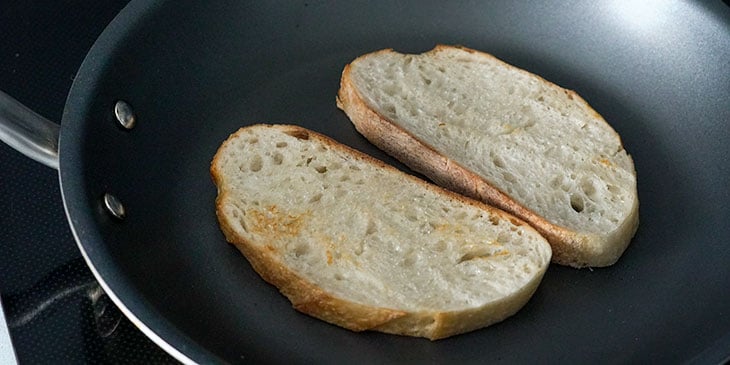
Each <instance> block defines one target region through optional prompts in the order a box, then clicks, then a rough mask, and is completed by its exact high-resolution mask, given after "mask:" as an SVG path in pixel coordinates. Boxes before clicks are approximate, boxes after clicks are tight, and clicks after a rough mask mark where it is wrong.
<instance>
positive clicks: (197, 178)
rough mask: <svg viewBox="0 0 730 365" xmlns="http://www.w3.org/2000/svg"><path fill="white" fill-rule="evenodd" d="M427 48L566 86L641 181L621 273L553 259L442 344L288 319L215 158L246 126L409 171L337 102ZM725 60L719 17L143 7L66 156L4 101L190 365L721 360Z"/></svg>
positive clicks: (103, 261)
mask: <svg viewBox="0 0 730 365" xmlns="http://www.w3.org/2000/svg"><path fill="white" fill-rule="evenodd" d="M436 43H446V44H462V45H465V46H468V47H471V48H476V49H480V50H483V51H486V52H490V53H492V54H494V55H496V56H497V57H499V58H501V59H503V60H505V61H507V62H509V63H512V64H514V65H516V66H519V67H521V68H525V69H527V70H529V71H532V72H534V73H537V74H539V75H541V76H543V77H545V78H547V79H548V80H551V81H553V82H555V83H557V84H559V85H561V86H564V87H567V88H570V89H574V90H576V91H577V92H578V93H579V94H581V95H582V96H583V97H584V98H585V99H587V100H588V102H589V103H591V105H592V106H593V107H594V108H595V109H596V110H597V111H598V112H599V113H601V114H602V115H603V116H604V117H605V118H606V119H607V120H608V121H609V123H610V124H611V125H612V126H613V127H614V129H616V130H617V131H618V132H619V134H621V136H622V138H623V142H624V145H625V147H626V148H627V150H628V151H629V152H630V153H631V154H632V156H633V158H634V161H635V164H636V169H637V172H638V182H639V184H638V190H639V197H640V201H641V208H640V210H641V213H640V220H641V224H640V227H639V230H638V232H637V234H636V236H635V238H634V240H633V241H632V244H631V245H630V247H629V249H628V250H627V251H626V253H625V254H624V256H623V257H622V258H621V259H620V261H619V262H618V263H617V264H615V265H613V266H611V267H608V268H602V269H583V270H575V269H570V268H566V267H561V266H555V265H553V266H551V267H550V269H549V270H548V272H547V273H546V275H545V279H544V280H543V283H542V284H541V286H540V288H539V289H538V291H537V292H536V293H535V295H534V297H533V298H532V299H531V300H530V302H529V303H528V304H527V306H525V307H524V308H523V309H522V310H521V311H520V312H519V313H517V314H516V315H515V316H513V317H511V318H509V319H508V320H506V321H504V322H502V323H499V324H497V325H494V326H491V327H489V328H487V329H484V330H480V331H476V332H473V333H469V334H465V335H461V336H457V337H453V338H449V339H445V340H441V341H437V342H430V341H427V340H423V339H416V338H406V337H398V336H392V335H385V334H380V333H371V332H365V333H352V332H349V331H346V330H343V329H340V328H338V327H335V326H332V325H329V324H326V323H323V322H321V321H318V320H316V319H313V318H310V317H308V316H305V315H302V314H300V313H298V312H296V311H294V310H293V309H292V308H291V306H290V304H289V303H288V301H287V300H286V299H285V298H284V297H283V296H281V295H279V294H278V292H277V291H276V289H275V288H273V287H271V286H269V285H268V284H266V283H264V282H263V281H262V280H261V279H260V278H259V277H258V276H257V275H256V274H255V272H253V271H252V269H251V268H250V266H249V265H248V263H247V262H246V260H245V259H244V258H243V257H242V256H241V255H240V254H239V253H238V251H237V250H236V249H235V248H233V247H232V246H230V245H228V244H227V243H226V242H225V240H224V239H223V236H222V234H221V233H220V231H219V229H218V226H217V223H216V219H215V213H214V204H213V202H214V199H215V195H216V191H215V188H214V186H213V185H212V183H211V181H210V178H209V176H208V166H209V163H210V160H211V158H212V156H213V154H214V153H215V151H216V149H217V147H218V146H219V144H220V143H221V142H222V141H223V140H224V139H225V138H226V137H227V136H228V134H230V133H231V132H233V131H235V130H236V129H237V128H239V127H240V126H243V125H247V124H252V123H258V122H281V123H296V124H300V125H303V126H305V127H308V128H311V129H314V130H317V131H320V132H322V133H324V134H326V135H329V136H331V137H333V138H335V139H337V140H339V141H341V142H343V143H345V144H348V145H350V146H352V147H354V148H356V149H359V150H362V151H364V152H366V153H368V154H371V155H373V156H375V157H377V158H380V159H382V160H385V161H386V162H388V163H391V164H394V165H396V166H398V167H400V168H403V166H402V165H400V164H398V163H397V162H396V161H394V160H393V159H391V158H389V157H388V156H386V155H384V154H383V153H382V152H380V151H379V150H377V149H376V148H374V147H373V146H371V145H370V144H369V143H368V142H367V141H366V140H364V139H363V138H362V137H360V136H359V135H358V134H357V132H356V131H355V130H354V129H353V127H352V126H351V125H350V123H349V121H348V120H347V117H346V116H345V115H344V114H343V113H341V112H340V111H339V110H337V108H336V107H335V103H334V97H335V94H336V92H337V89H338V86H339V85H338V82H339V77H340V72H341V70H342V67H343V66H344V65H345V64H346V63H347V62H349V61H351V60H352V59H353V58H355V57H356V56H358V55H360V54H363V53H366V52H369V51H373V50H377V49H381V48H394V49H396V50H399V51H404V52H421V51H426V50H428V49H430V48H431V47H433V46H434V45H435V44H436ZM729 60H730V9H729V8H728V7H727V6H726V5H724V4H723V3H721V2H707V3H692V2H669V3H665V2H661V3H660V2H643V3H642V4H638V2H623V1H605V2H598V3H593V2H591V3H589V2H563V3H559V4H558V3H550V2H544V1H537V2H531V3H529V4H528V3H519V4H518V3H513V2H511V1H494V2H469V1H463V2H449V3H448V4H447V3H442V2H439V1H433V2H431V1H427V2H416V1H412V2H411V1H401V2H397V3H395V2H381V1H364V2H346V3H344V2H342V3H328V2H317V1H307V2H281V3H279V2H241V1H217V2H208V1H174V2H173V1H143V0H139V1H132V2H131V3H130V4H129V5H128V6H127V7H125V8H124V10H123V11H122V12H121V13H120V14H119V15H118V16H117V17H116V18H115V19H114V21H112V22H111V24H110V25H109V26H108V27H107V29H106V30H105V31H104V32H103V34H102V35H101V36H100V37H99V39H98V40H97V41H96V43H95V44H94V46H93V47H92V49H91V50H90V52H89V54H88V55H87V57H86V59H85V60H84V62H83V64H82V65H81V67H80V69H79V71H78V73H77V76H76V78H75V79H74V82H73V86H72V87H71V90H70V92H69V95H68V99H67V103H66V107H65V110H64V113H63V117H62V120H61V128H60V132H59V134H60V137H59V139H58V140H59V141H60V142H59V143H58V146H57V147H56V146H55V145H54V141H56V139H55V138H56V132H57V131H58V128H57V127H55V126H54V125H53V124H48V123H47V122H46V121H44V120H42V119H40V117H37V116H35V115H34V114H33V113H32V112H30V111H29V110H26V109H23V108H22V107H20V106H18V105H17V103H16V102H14V101H13V100H12V99H10V98H9V97H7V96H6V95H4V96H3V98H2V99H3V103H2V105H3V106H2V108H1V109H2V115H3V118H2V119H3V123H2V133H0V134H2V136H3V139H4V140H5V141H7V142H8V143H9V144H11V145H13V146H15V147H16V148H18V149H19V150H21V151H22V152H24V153H26V154H28V155H31V156H33V157H34V158H36V159H38V160H40V161H43V162H44V163H46V164H48V165H51V166H55V164H56V162H58V167H59V180H60V187H61V192H62V197H63V204H64V207H65V210H66V213H67V216H68V220H69V224H70V226H71V229H72V232H73V234H74V236H75V238H76V241H77V243H78V246H79V248H80V250H81V252H82V254H83V256H84V258H85V259H86V261H87V263H88V264H89V266H90V268H91V270H92V271H93V272H94V274H95V276H96V277H97V279H98V280H99V282H100V283H101V285H102V286H103V288H104V289H105V291H106V292H107V293H108V294H109V295H110V297H111V298H112V299H113V300H114V302H115V303H116V304H117V305H118V306H119V307H120V308H121V309H122V311H123V312H124V313H125V314H126V315H127V316H128V317H129V318H130V319H131V320H132V321H133V322H134V323H135V324H136V325H137V326H138V327H139V328H140V329H142V331H143V332H144V333H145V334H147V335H148V336H149V337H150V338H152V339H153V340H154V341H155V342H156V343H157V344H158V345H160V346H161V347H162V348H163V349H165V350H166V351H168V352H170V353H171V354H172V355H173V356H175V357H176V358H178V359H179V360H181V361H183V362H190V363H193V362H198V363H211V362H224V363H226V362H227V363H237V362H243V361H246V362H277V363H278V362H308V363H331V362H334V363H342V362H346V363H392V362H417V363H453V362H464V363H477V362H478V363H483V362H509V363H514V362H534V361H535V360H541V361H546V362H576V361H579V362H589V361H590V362H598V363H606V362H611V363H613V362H645V361H652V362H660V361H670V362H692V361H695V362H720V361H722V360H723V359H726V358H727V356H728V355H729V354H730V265H728V262H730V243H729V242H730V225H729V224H728V222H729V219H728V218H730V215H729V214H728V213H730V208H728V207H730V195H729V194H728V189H727V186H728V182H730V178H729V177H730V171H729V169H728V163H727V160H728V158H729V157H730V147H728V146H729V143H730V132H729V129H728V121H730V107H729V104H728V100H730V73H729V72H728V70H730V63H729V62H730V61H729ZM119 101H123V102H124V104H125V105H126V106H127V107H128V108H121V109H119V108H118V107H117V105H122V104H119ZM115 109H117V112H116V113H115ZM125 115H133V116H134V121H135V123H134V126H133V127H132V128H131V129H127V128H125V127H123V126H122V125H121V124H120V123H119V122H118V119H124V116H125ZM29 125H30V126H31V127H29ZM31 132H35V133H31ZM28 136H35V137H28ZM38 136H45V137H42V138H38ZM56 153H57V155H56ZM403 169H404V170H406V171H407V169H405V168H403ZM110 196H113V197H115V198H116V199H109V197H110ZM114 203H119V204H120V205H121V206H123V207H124V214H120V212H121V211H120V210H119V206H115V205H114ZM115 214H116V215H115Z"/></svg>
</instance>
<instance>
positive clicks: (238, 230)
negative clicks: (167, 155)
mask: <svg viewBox="0 0 730 365" xmlns="http://www.w3.org/2000/svg"><path fill="white" fill-rule="evenodd" d="M211 174H212V176H213V180H214V182H215V184H216V186H217V188H218V198H217V201H216V212H217V215H218V219H219V223H220V227H221V229H222V231H223V233H224V234H225V237H226V238H227V240H228V241H229V242H231V243H233V244H234V245H235V246H236V247H237V248H238V249H239V250H240V251H241V252H242V253H243V255H244V256H245V257H246V258H247V259H248V261H249V262H250V263H251V266H252V267H253V269H254V270H256V272H258V273H259V274H260V275H261V277H262V278H263V279H264V280H266V281H267V282H269V283H271V284H273V285H274V286H276V287H277V288H278V289H279V290H280V291H281V293H282V294H284V295H285V296H286V297H287V298H288V299H289V300H290V301H291V303H292V304H293V306H294V308H296V309H297V310H299V311H301V312H304V313H307V314H309V315H312V316H314V317H317V318H320V319H322V320H325V321H327V322H330V323H333V324H336V325H339V326H342V327H344V328H348V329H351V330H354V331H363V330H375V331H382V332H387V333H394V334H401V335H409V336H422V337H427V338H430V339H439V338H443V337H448V336H452V335H455V334H459V333H463V332H467V331H472V330H475V329H478V328H482V327H485V326H488V325H490V324H492V323H495V322H498V321H501V320H503V319H505V318H507V317H509V316H510V315H512V314H514V313H515V312H517V311H518V310H519V309H520V308H521V307H522V306H523V305H524V304H525V303H526V302H527V301H528V299H529V298H530V297H531V296H532V294H533V292H534V291H535V289H536V288H537V286H538V283H539V282H540V281H541V279H542V277H543V274H544V273H545V270H546V268H547V267H548V265H549V263H550V256H551V250H550V246H549V244H548V243H547V241H546V240H545V239H544V238H543V237H542V236H541V235H540V234H539V233H538V232H537V231H535V230H534V229H533V228H532V227H530V225H528V224H526V223H524V222H522V221H521V220H519V219H517V218H515V217H513V216H512V215H509V214H507V213H505V212H503V211H501V210H498V209H496V208H493V207H490V206H487V205H485V204H483V203H481V202H478V201H475V200H471V199H468V198H465V197H463V196H461V195H457V194H455V193H452V192H450V191H447V190H445V189H442V188H440V187H438V186H435V185H432V184H430V183H427V182H425V181H423V180H420V179H418V178H416V177H413V176H411V175H408V174H405V173H403V172H401V171H399V170H397V169H395V168H393V167H391V166H388V165H386V164H384V163H382V162H380V161H378V160H376V159H374V158H372V157H369V156H367V155H365V154H363V153H360V152H358V151H355V150H353V149H350V148H349V147H346V146H344V145H342V144H339V143H337V142H335V141H333V140H332V139H329V138H327V137H325V136H323V135H321V134H318V133H315V132H313V131H309V130H307V129H304V128H301V127H297V126H290V125H255V126H250V127H245V128H242V129H240V130H239V131H238V132H236V133H234V134H233V135H231V136H230V137H229V138H228V140H227V141H225V142H224V143H223V145H222V146H221V147H220V149H219V150H218V152H217V153H216V155H215V158H214V160H213V162H212V165H211Z"/></svg>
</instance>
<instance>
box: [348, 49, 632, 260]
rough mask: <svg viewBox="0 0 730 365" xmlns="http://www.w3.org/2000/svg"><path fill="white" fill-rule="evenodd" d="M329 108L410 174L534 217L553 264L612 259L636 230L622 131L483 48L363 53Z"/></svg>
mask: <svg viewBox="0 0 730 365" xmlns="http://www.w3.org/2000/svg"><path fill="white" fill-rule="evenodd" d="M337 105H338V106H339V107H340V108H341V109H343V110H344V111H345V113H347V115H348V116H349V118H350V120H351V121H352V123H353V124H354V125H355V127H356V128H357V130H358V131H359V132H360V133H362V134H363V135H364V136H365V137H366V138H367V139H369V140H370V141H371V142H372V143H373V144H375V145H376V146H378V147H380V148H381V149H383V150H384V151H386V152H387V153H389V154H390V155H392V156H394V157H396V158H397V159H399V160H400V161H402V162H403V163H405V164H406V165H408V166H409V167H411V168H412V169H413V170H415V171H418V172H421V173H423V174H424V175H426V176H427V177H429V178H430V179H432V180H433V181H434V182H436V183H437V184H439V185H442V186H445V187H447V188H449V189H451V190H454V191H456V192H459V193H461V194H464V195H467V196H469V197H472V198H475V199H478V200H481V201H484V202H486V203H488V204H493V205H495V206H497V207H500V208H502V209H504V210H506V211H509V212H511V213H512V214H515V215H516V216H518V217H520V218H521V219H523V220H525V221H527V222H528V223H530V224H532V225H533V226H534V227H535V228H536V229H537V230H538V231H539V232H540V233H542V234H543V235H544V236H545V237H546V238H547V239H548V240H549V241H550V243H551V244H552V248H553V260H554V261H555V262H557V263H560V264H564V265H570V266H574V267H584V266H608V265H611V264H613V263H615V262H616V260H618V258H619V257H620V256H621V255H622V253H623V252H624V250H625V249H626V247H627V246H628V244H629V242H630V241H631V238H632V237H633V235H634V233H635V232H636V229H637V227H638V222H639V199H638V194H637V189H636V171H635V170H634V163H633V161H632V159H631V156H629V154H628V153H627V152H626V150H625V149H624V147H623V145H622V143H621V139H620V138H619V135H618V134H617V133H616V132H615V131H614V130H613V129H612V128H611V126H610V125H609V124H608V123H606V121H605V120H604V119H603V118H602V117H601V116H600V115H599V114H598V113H597V112H596V111H594V110H593V109H592V108H591V107H590V106H589V105H588V104H587V103H586V102H585V101H584V100H583V99H582V98H581V97H580V96H578V94H576V93H575V92H573V91H570V90H566V89H563V88H561V87H559V86H557V85H555V84H553V83H551V82H549V81H546V80H545V79H543V78H541V77H539V76H536V75H534V74H531V73H529V72H527V71H525V70H521V69H518V68H516V67H513V66H510V65H508V64H506V63H504V62H502V61H500V60H498V59H497V58H495V57H493V56H491V55H489V54H486V53H482V52H478V51H475V50H472V49H468V48H463V47H450V46H437V47H436V48H434V49H433V50H431V51H429V52H426V53H423V54H420V55H411V54H401V53H398V52H395V51H392V50H382V51H378V52H373V53H370V54H367V55H364V56H361V57H359V58H357V59H355V60H354V61H353V62H352V63H350V64H349V65H347V66H346V67H345V69H344V71H343V73H342V80H341V84H340V90H339V94H338V97H337Z"/></svg>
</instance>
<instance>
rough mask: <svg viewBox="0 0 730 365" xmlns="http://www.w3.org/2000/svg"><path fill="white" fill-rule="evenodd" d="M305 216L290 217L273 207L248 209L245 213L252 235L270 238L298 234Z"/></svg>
mask: <svg viewBox="0 0 730 365" xmlns="http://www.w3.org/2000/svg"><path fill="white" fill-rule="evenodd" d="M306 215H307V214H306V213H304V214H299V215H292V214H288V213H285V212H280V211H279V209H278V208H277V207H276V206H275V205H271V206H268V207H266V208H265V209H264V210H258V209H249V210H247V211H246V217H247V219H248V220H249V221H250V223H251V224H250V225H249V226H250V229H251V230H252V233H256V234H261V235H271V236H276V235H287V236H295V235H297V234H299V231H300V230H301V228H302V225H303V220H304V218H305V217H306Z"/></svg>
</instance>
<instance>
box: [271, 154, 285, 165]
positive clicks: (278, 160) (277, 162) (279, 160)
mask: <svg viewBox="0 0 730 365" xmlns="http://www.w3.org/2000/svg"><path fill="white" fill-rule="evenodd" d="M271 158H272V159H273V160H274V165H281V164H282V162H284V155H282V154H281V153H279V152H276V153H274V155H273V156H272V157H271Z"/></svg>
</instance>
